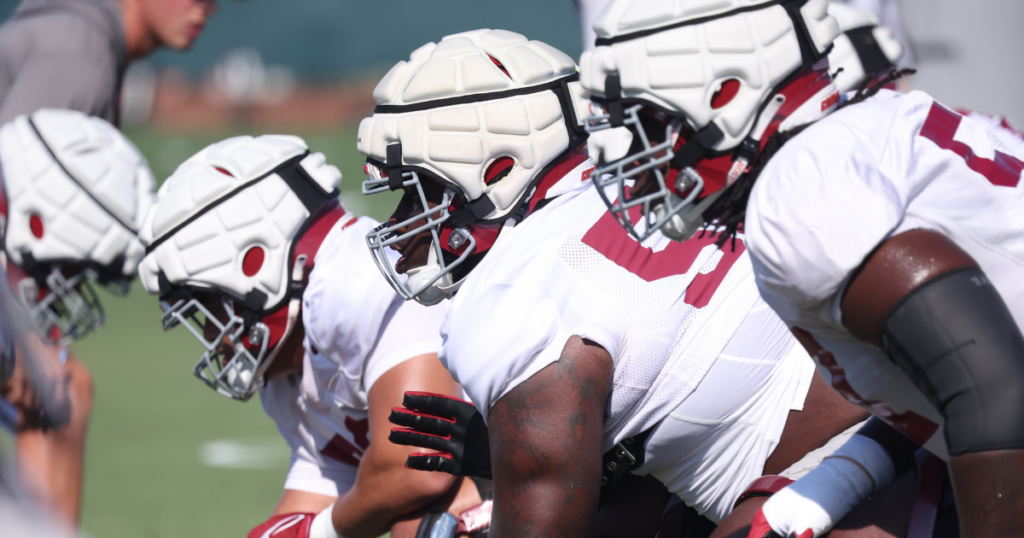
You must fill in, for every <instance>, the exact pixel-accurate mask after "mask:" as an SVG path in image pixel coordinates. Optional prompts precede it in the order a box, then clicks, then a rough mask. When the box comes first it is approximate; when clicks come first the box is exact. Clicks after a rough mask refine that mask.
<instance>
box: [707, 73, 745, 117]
mask: <svg viewBox="0 0 1024 538" xmlns="http://www.w3.org/2000/svg"><path fill="white" fill-rule="evenodd" d="M739 92H740V81H739V80H736V79H734V78H730V79H729V80H726V81H725V82H722V84H721V85H720V86H719V87H718V89H717V90H715V94H714V95H712V96H711V108H712V109H714V110H718V109H719V108H722V107H723V106H725V105H727V104H729V103H731V102H732V100H733V99H734V98H735V97H736V94H737V93H739Z"/></svg>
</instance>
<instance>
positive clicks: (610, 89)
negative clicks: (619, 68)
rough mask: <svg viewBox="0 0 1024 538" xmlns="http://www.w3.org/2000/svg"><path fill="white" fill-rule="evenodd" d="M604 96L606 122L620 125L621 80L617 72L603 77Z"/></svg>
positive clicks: (622, 117)
mask: <svg viewBox="0 0 1024 538" xmlns="http://www.w3.org/2000/svg"><path fill="white" fill-rule="evenodd" d="M604 96H605V99H607V100H608V123H610V124H611V126H612V127H622V125H623V123H622V121H623V119H624V116H623V114H622V81H621V79H620V78H619V74H618V73H614V74H611V75H608V76H607V77H605V78H604Z"/></svg>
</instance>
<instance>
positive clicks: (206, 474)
mask: <svg viewBox="0 0 1024 538" xmlns="http://www.w3.org/2000/svg"><path fill="white" fill-rule="evenodd" d="M231 134H237V133H218V134H211V135H203V136H178V135H163V134H160V133H155V132H151V131H144V130H140V131H134V132H128V135H129V137H130V138H131V139H132V140H133V141H134V142H135V143H136V144H137V145H138V146H139V149H140V150H142V152H143V154H145V155H146V157H147V159H148V160H149V163H150V166H151V167H152V169H153V172H154V174H155V175H156V177H157V180H158V181H162V180H163V179H165V178H166V177H167V176H168V175H169V174H170V173H171V172H173V170H174V168H175V167H176V166H177V165H178V164H180V163H181V162H182V161H183V160H185V159H186V158H188V157H189V156H191V155H192V154H193V153H195V152H196V151H198V150H199V149H201V148H202V147H204V146H205V145H207V144H209V143H212V142H215V141H217V140H220V139H222V138H225V137H226V136H229V135H231ZM254 134H255V133H254ZM296 134H301V133H296ZM305 138H306V140H307V142H308V143H309V145H310V148H311V149H312V150H313V151H322V152H323V153H325V154H326V155H327V157H328V160H329V162H332V163H334V164H336V165H337V166H338V167H339V168H341V170H342V172H343V174H344V180H343V181H342V193H343V194H342V198H343V200H345V201H346V205H347V206H348V207H349V208H350V209H351V210H353V211H354V212H356V213H358V214H363V215H371V216H373V217H376V218H378V219H381V218H384V217H386V215H387V214H388V213H389V212H390V210H391V209H393V207H394V204H396V203H397V200H396V199H395V198H394V196H393V195H392V196H390V197H389V196H387V195H380V196H375V197H374V198H381V199H380V200H374V199H373V198H368V199H366V200H363V199H362V196H361V195H360V194H359V184H360V182H361V181H362V179H363V174H362V158H361V157H360V156H359V154H358V152H357V151H356V150H355V129H354V128H353V127H347V128H345V129H339V132H338V133H337V134H307V135H306V136H305ZM103 304H104V306H105V307H106V309H107V324H106V326H105V327H104V328H103V330H101V331H100V332H98V333H96V334H94V335H91V336H89V337H88V338H86V339H84V340H82V341H81V342H79V343H76V344H75V345H74V352H75V354H76V355H77V356H78V357H79V358H80V359H81V360H82V361H83V362H85V363H86V364H87V365H88V366H89V368H90V369H91V370H92V373H93V376H94V378H95V386H96V398H95V407H94V411H93V417H92V424H91V427H90V432H89V441H88V448H87V454H86V479H85V494H84V516H83V527H84V529H85V530H86V532H88V533H89V534H91V535H92V536H95V537H97V538H122V537H123V538H150V537H152V538H156V537H161V538H164V537H166V538H172V537H180V538H202V537H231V536H237V537H241V536H244V534H245V533H246V532H247V531H248V530H249V529H250V528H252V527H253V526H255V525H256V524H258V523H261V522H262V521H264V520H265V519H266V518H267V517H268V516H269V514H270V511H271V509H272V508H273V506H274V504H275V503H276V501H277V498H278V496H279V495H280V493H281V487H282V485H283V483H284V477H285V472H286V470H287V467H288V450H287V447H286V445H285V443H284V441H283V440H281V439H280V437H279V436H278V434H277V429H276V428H275V427H274V424H273V422H272V421H271V420H270V419H269V418H268V417H267V416H266V415H264V414H263V409H262V407H261V406H260V403H259V401H258V399H256V398H254V399H253V400H252V401H250V402H248V403H245V404H242V403H239V402H235V401H231V400H229V399H227V398H224V397H222V396H220V395H218V394H215V393H214V392H213V391H211V390H210V389H208V388H207V387H206V386H205V385H203V384H202V382H200V381H199V380H197V379H195V378H194V377H193V376H192V373H191V368H192V366H193V364H195V361H196V360H197V359H198V357H199V354H200V352H201V348H200V346H199V344H198V343H197V342H195V341H194V340H193V339H192V337H191V336H190V335H189V334H188V333H187V332H186V331H185V330H184V329H181V328H179V329H177V330H174V331H171V332H169V333H164V332H162V331H161V329H160V321H159V319H160V310H159V308H158V306H157V303H156V299H155V298H154V297H151V296H148V295H146V293H145V291H144V290H143V289H142V287H141V286H140V285H138V283H136V285H135V286H134V287H133V289H132V293H131V294H129V296H128V297H127V298H125V299H118V298H115V297H111V296H107V295H104V296H103ZM216 441H221V442H220V443H219V444H214V445H208V444H207V443H211V442H216ZM204 459H205V460H206V461H207V462H210V461H212V462H214V463H218V464H219V465H221V466H210V465H209V464H206V463H204V462H203V460H204ZM223 465H234V467H224V466H223Z"/></svg>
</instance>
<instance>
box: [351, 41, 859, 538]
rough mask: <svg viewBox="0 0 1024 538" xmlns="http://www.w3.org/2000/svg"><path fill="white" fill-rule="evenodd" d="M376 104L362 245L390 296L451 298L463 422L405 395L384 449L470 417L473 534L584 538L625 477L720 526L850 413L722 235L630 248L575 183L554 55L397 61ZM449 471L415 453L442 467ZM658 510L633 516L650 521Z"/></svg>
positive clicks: (366, 132)
mask: <svg viewBox="0 0 1024 538" xmlns="http://www.w3.org/2000/svg"><path fill="white" fill-rule="evenodd" d="M374 98H375V99H376V101H377V107H376V109H375V111H374V115H373V116H372V117H371V118H367V119H364V120H363V122H362V123H361V124H360V127H359V139H358V144H359V151H360V152H361V153H363V154H364V155H366V156H367V165H366V166H367V171H368V173H369V175H370V178H369V179H367V180H366V182H365V183H364V184H363V192H364V193H367V194H375V193H379V192H386V191H402V192H403V193H404V196H403V198H402V200H401V202H400V204H399V205H398V207H397V209H396V210H395V213H394V215H393V216H392V217H391V219H390V220H389V221H388V222H387V223H386V224H384V225H381V226H380V227H378V228H375V229H374V230H372V232H371V233H370V234H368V235H367V242H368V244H369V246H370V249H371V250H372V252H373V256H374V258H375V260H376V261H377V264H378V266H379V267H380V269H381V270H382V271H383V272H384V274H385V275H386V276H387V278H388V280H389V281H390V282H391V284H392V285H393V286H394V287H395V289H396V290H397V291H398V292H399V293H400V294H401V295H402V296H404V297H406V298H411V299H415V300H417V301H419V302H421V303H424V304H433V303H436V302H439V301H441V300H443V299H444V298H446V297H452V296H454V299H453V300H452V304H451V307H450V310H449V312H448V315H447V318H446V320H445V323H444V325H443V327H442V336H443V338H444V346H443V347H442V348H441V352H440V355H439V356H440V358H441V361H442V362H443V363H444V365H445V366H446V367H447V368H448V369H449V371H450V372H451V373H452V376H453V377H454V378H455V379H456V380H457V381H459V382H460V383H462V385H463V388H464V389H465V390H466V392H467V393H468V395H469V396H470V397H471V399H472V401H473V403H474V404H476V409H477V410H478V411H479V415H476V414H474V413H475V411H474V412H473V413H468V415H469V418H467V419H466V420H465V421H463V420H460V419H458V418H452V417H453V416H455V415H454V414H453V413H450V412H449V413H446V412H443V411H441V412H438V411H437V410H436V409H437V408H436V407H434V406H433V404H431V403H429V402H430V401H433V402H434V403H437V401H438V400H440V401H442V402H444V401H453V400H450V399H447V398H440V399H437V398H435V399H433V400H429V398H427V399H424V398H422V397H421V396H422V395H412V399H411V400H409V407H410V408H412V411H411V412H397V413H396V418H395V420H397V421H399V422H404V423H405V424H406V425H409V426H412V428H413V429H412V430H409V431H402V430H400V431H398V432H396V433H397V437H393V439H396V440H398V441H403V442H411V443H413V444H417V443H418V444H419V445H420V446H428V447H429V446H431V443H432V442H431V439H435V440H436V439H438V438H436V437H434V438H432V437H429V436H425V437H424V436H422V435H420V433H431V432H430V431H427V429H426V428H421V427H420V425H421V424H420V425H418V423H421V422H422V421H419V420H417V418H430V417H422V416H421V415H431V414H434V415H440V416H445V415H447V416H445V420H447V421H448V423H449V424H454V426H452V427H451V428H449V431H448V432H447V433H446V432H437V433H438V434H441V435H445V436H448V435H455V434H454V433H452V430H455V429H461V428H468V427H469V426H470V424H469V423H471V422H475V424H476V426H475V427H474V429H475V430H477V431H479V430H480V428H481V427H482V425H483V423H484V421H486V424H487V427H488V428H487V430H488V433H487V434H486V436H487V438H488V442H487V445H488V446H489V447H490V448H489V450H488V449H486V448H485V449H484V450H482V451H479V450H478V451H475V452H474V454H473V455H472V456H471V457H470V458H469V460H472V461H477V462H479V458H480V457H484V456H483V455H486V454H488V452H489V455H490V458H489V461H490V463H489V464H484V465H482V466H481V467H484V468H486V469H488V470H493V478H494V486H495V497H494V510H495V512H494V514H495V515H494V519H493V525H495V526H496V527H495V528H494V531H493V532H495V533H500V535H502V536H509V535H519V534H529V535H544V536H582V535H584V534H585V533H586V532H587V529H588V527H589V526H590V524H591V522H592V520H593V518H594V514H595V510H596V508H597V505H598V499H599V497H600V496H606V497H613V496H615V493H616V492H615V491H612V488H613V486H615V485H616V483H617V482H619V481H620V480H624V481H625V482H629V481H630V479H628V478H623V477H629V476H630V471H631V472H632V473H634V474H635V475H636V477H635V478H636V479H637V480H639V477H642V476H644V475H647V474H650V475H653V476H654V477H655V478H656V479H657V480H659V481H661V482H662V483H663V484H664V485H665V486H667V488H668V490H669V491H671V492H673V493H675V494H677V495H679V496H680V497H681V498H682V499H683V500H685V501H686V503H687V504H689V505H691V506H693V507H695V508H696V509H697V510H698V512H700V513H702V514H704V515H706V516H707V517H708V518H710V519H711V520H713V521H715V522H722V529H729V528H731V527H730V525H729V523H728V521H727V517H728V516H729V515H730V513H733V507H734V505H735V504H736V503H737V500H738V498H739V497H741V495H742V494H744V491H745V489H746V488H747V487H748V485H750V484H751V482H752V481H754V480H755V479H757V478H758V477H761V476H762V475H763V474H765V473H767V474H770V475H775V474H779V473H783V472H784V471H785V470H786V469H787V468H790V467H791V466H793V464H794V463H796V462H797V460H799V459H801V458H802V457H804V456H805V454H807V452H808V451H809V450H811V449H815V448H818V447H822V446H823V445H825V444H826V443H827V442H828V441H829V440H830V439H832V438H834V437H836V436H840V435H842V434H843V433H844V431H845V430H847V429H849V428H851V427H855V426H856V425H857V424H858V423H859V422H860V421H861V420H863V418H864V417H865V416H866V413H863V412H862V411H859V410H857V409H856V408H854V407H853V406H849V405H846V404H845V403H841V398H838V397H836V396H835V395H834V394H832V393H831V392H830V391H829V390H827V387H825V386H824V382H823V381H822V380H821V379H820V378H815V376H814V373H813V366H812V364H811V363H810V361H808V358H807V356H806V353H805V352H804V351H803V350H802V349H801V348H800V347H799V346H798V345H796V342H795V340H794V339H793V338H792V336H791V335H790V334H789V333H788V331H787V330H786V327H785V326H784V325H783V324H782V322H781V320H780V319H779V318H778V317H777V316H775V315H774V314H772V313H771V311H770V309H769V308H768V307H767V305H765V304H764V303H763V302H762V301H761V300H760V298H759V296H758V293H757V289H756V287H755V284H754V281H753V276H752V271H751V267H750V264H749V259H748V257H747V254H746V253H745V251H744V249H743V247H742V244H743V242H742V238H739V239H737V245H739V247H738V248H737V249H735V250H732V249H719V248H718V247H716V246H715V245H714V244H713V243H714V239H712V238H696V239H693V240H691V241H688V242H684V243H672V242H670V241H668V240H666V239H665V238H663V237H661V236H660V234H655V236H653V237H652V239H651V240H650V241H648V242H646V243H643V244H641V243H638V242H636V241H635V240H633V239H631V238H630V237H629V236H628V235H627V234H626V233H625V232H624V231H623V230H622V229H621V227H619V226H618V224H617V223H616V222H615V220H614V217H613V216H612V215H611V214H610V213H609V212H608V211H607V209H606V208H605V207H604V205H603V204H602V203H601V200H600V197H599V196H598V194H597V192H596V191H595V190H594V189H592V188H590V181H591V177H592V174H593V172H594V166H593V163H592V161H591V160H590V159H589V158H588V155H587V152H586V133H585V132H584V130H583V126H582V123H581V120H580V118H582V114H583V113H585V111H586V110H587V107H588V104H587V101H586V100H585V99H584V98H583V96H582V91H581V87H580V84H579V82H578V75H577V74H576V65H575V63H574V62H573V61H572V60H571V59H570V58H569V57H568V56H566V55H565V54H563V53H561V52H560V51H558V50H556V49H554V48H552V47H550V46H548V45H546V44H544V43H541V42H538V41H529V40H527V39H526V38H525V37H523V36H521V35H519V34H516V33H512V32H508V31H503V30H477V31H472V32H466V33H462V34H456V35H452V36H448V37H445V38H444V39H442V40H441V41H440V42H438V43H436V44H435V43H429V44H427V45H425V46H423V47H421V48H419V49H417V50H416V51H414V52H413V53H412V54H411V56H410V59H409V61H407V62H406V61H403V62H400V63H398V64H397V65H396V66H395V67H393V68H392V69H391V71H389V72H388V74H387V75H386V76H385V77H384V78H383V79H382V80H381V82H380V83H379V84H378V85H377V87H376V89H375V90H374ZM394 250H397V251H398V252H399V253H400V254H401V258H400V259H398V260H397V262H396V261H395V260H394V257H393V256H394V252H393V251H394ZM425 401H426V402H427V403H425V404H424V402H425ZM457 403H458V402H456V404H457ZM459 405H463V406H464V405H465V404H459ZM459 405H455V406H454V407H455V408H459ZM463 408H464V407H463ZM800 409H803V411H799V410H800ZM460 413H461V412H460ZM464 416H465V415H464ZM473 417H479V418H478V419H476V418H473ZM403 418H404V420H403ZM453 421H454V422H453ZM435 424H436V421H435ZM402 436H408V437H405V439H402ZM442 440H446V439H442ZM439 446H441V447H442V448H443V447H445V446H447V445H443V444H442V445H439ZM465 448H466V450H470V447H468V446H467V447H465ZM602 454H604V456H602ZM464 456H465V454H450V453H449V454H445V455H442V456H433V457H429V456H428V457H426V458H425V459H426V460H429V461H433V462H436V463H438V465H437V466H436V467H434V468H437V469H442V470H444V469H446V470H451V471H454V472H460V470H462V471H465V470H463V469H458V467H460V466H462V465H463V464H465V465H467V466H469V465H470V464H469V463H467V461H468V460H467V459H466V458H465V457H464ZM431 458H432V459H431ZM456 460H457V461H456ZM446 461H449V462H451V463H453V464H454V466H455V467H454V468H453V467H452V465H448V464H446V463H445V462H446ZM410 464H411V465H412V466H414V467H415V466H419V467H430V465H431V464H429V463H428V462H425V461H424V458H422V457H414V458H412V459H411V460H410ZM465 472H469V471H465ZM768 482H770V483H763V482H761V483H758V484H756V485H755V487H754V488H752V490H751V491H748V492H747V493H748V495H746V496H748V497H749V496H756V495H759V494H761V493H763V491H766V490H771V489H772V488H773V487H777V486H773V484H777V483H778V481H774V480H771V479H770V480H769V481H768ZM602 492H606V493H602ZM665 500H666V499H665V498H662V499H661V503H660V504H653V506H647V507H646V508H647V509H651V508H653V510H655V521H656V519H657V516H658V515H660V513H661V510H662V509H663V508H664V506H665V504H664V503H665ZM752 515H753V510H750V513H749V514H747V515H746V516H745V517H746V521H749V519H750V517H752ZM734 530H735V529H734ZM633 535H638V534H636V533H635V534H633Z"/></svg>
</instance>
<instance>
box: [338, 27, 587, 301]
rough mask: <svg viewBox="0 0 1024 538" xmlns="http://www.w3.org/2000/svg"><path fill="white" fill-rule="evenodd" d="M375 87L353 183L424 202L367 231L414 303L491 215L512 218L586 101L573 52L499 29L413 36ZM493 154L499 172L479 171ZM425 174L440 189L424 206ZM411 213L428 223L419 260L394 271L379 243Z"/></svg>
mask: <svg viewBox="0 0 1024 538" xmlns="http://www.w3.org/2000/svg"><path fill="white" fill-rule="evenodd" d="M374 98H375V99H376V101H377V107H376V108H375V109H374V114H373V116H372V117H370V118H366V119H364V120H363V121H362V122H361V123H360V125H359V141H358V147H359V151H360V153H362V154H363V155H366V156H367V171H368V173H369V175H370V178H369V179H368V180H367V181H366V182H365V183H364V184H363V193H364V194H375V193H379V192H386V191H389V190H399V189H403V190H405V191H406V192H407V193H412V194H413V195H415V196H418V197H420V198H421V200H420V203H421V206H420V207H422V208H423V209H424V212H423V213H422V214H420V215H415V216H413V218H409V219H405V222H403V223H397V224H394V225H388V224H384V225H382V226H381V227H380V228H379V229H377V230H375V231H374V232H373V233H371V234H370V235H369V236H367V241H368V244H369V246H370V249H371V251H372V252H373V253H374V257H375V259H377V261H378V265H381V270H382V271H383V272H384V274H385V276H386V277H387V278H388V281H389V282H391V284H392V286H394V287H395V289H396V291H397V292H398V293H399V294H400V295H402V296H403V297H405V298H407V299H408V298H415V299H416V300H418V301H420V302H423V303H424V304H433V303H436V302H438V301H440V300H442V299H443V298H444V297H448V296H451V294H453V293H454V292H455V290H456V289H458V285H459V282H458V281H457V279H455V278H454V276H453V275H452V274H451V271H452V270H453V269H454V268H455V267H456V266H458V265H461V264H463V262H464V261H466V260H467V259H468V257H469V256H471V255H474V254H481V253H482V252H483V251H485V250H486V249H487V248H489V247H490V245H491V244H493V237H494V236H496V234H497V231H495V230H498V229H500V227H501V225H502V223H504V222H505V221H507V220H509V219H515V218H518V219H521V218H522V217H523V214H521V212H522V210H523V206H524V204H525V203H526V202H527V200H528V198H529V197H530V196H531V195H532V194H533V193H535V192H536V191H537V188H536V187H537V185H538V182H539V181H540V180H541V178H543V177H544V176H545V173H546V172H547V171H549V170H550V169H551V168H552V167H553V166H554V165H555V163H557V162H559V161H560V160H562V159H565V158H567V157H568V156H569V155H571V154H573V153H574V151H575V150H576V149H577V148H578V147H580V146H581V145H584V142H585V141H586V138H587V134H586V131H585V130H584V128H583V122H582V119H581V118H582V117H583V116H584V114H585V113H586V111H587V110H588V108H589V103H588V101H587V100H586V98H585V97H584V91H583V89H582V86H581V85H580V83H579V82H578V75H577V69H576V64H575V62H573V61H572V59H571V58H570V57H569V56H567V55H566V54H564V53H562V52H560V51H558V50H556V49H554V48H553V47H551V46H549V45H546V44H544V43H541V42H539V41H530V40H528V39H527V38H525V37H523V36H522V35H519V34H516V33H513V32H508V31H504V30H487V29H484V30H475V31H471V32H464V33H460V34H455V35H450V36H447V37H445V38H443V39H441V41H440V42H439V43H437V44H435V43H428V44H427V45H424V46H423V47H420V48H419V49H417V50H416V51H414V52H413V53H412V54H411V55H410V59H409V61H408V62H405V61H403V62H399V63H398V64H397V65H395V66H394V67H393V68H392V69H391V71H389V72H388V74H387V75H386V76H385V77H384V78H383V79H382V80H381V81H380V83H379V84H378V85H377V88H376V89H375V90H374ZM506 163H511V165H510V166H506ZM495 166H502V167H503V170H504V173H503V175H501V176H500V178H498V179H494V178H493V177H491V178H490V181H489V178H488V174H489V171H492V170H493V169H494V167H495ZM426 181H430V182H432V183H434V184H436V185H438V186H440V187H441V188H442V189H443V190H444V194H443V196H441V197H440V198H443V200H442V199H440V198H439V199H438V200H433V202H434V203H438V202H440V203H442V204H443V207H442V206H437V207H435V208H433V209H431V210H429V211H427V210H428V209H429V207H430V206H429V204H427V200H426V198H425V197H424V193H423V187H424V182H426ZM420 219H426V222H427V224H426V225H425V226H426V227H422V226H421V227H420V228H417V233H422V232H425V231H427V229H428V228H429V229H430V233H431V236H432V240H433V243H432V245H431V248H430V253H429V259H430V261H429V262H428V264H427V265H426V266H424V267H421V268H413V269H410V270H409V272H408V277H407V278H406V277H402V276H400V275H398V274H397V273H395V272H394V268H392V267H390V263H389V262H388V259H387V256H386V255H384V253H383V252H382V249H384V248H388V247H389V245H393V244H394V243H396V242H398V241H401V240H403V237H406V236H408V235H409V233H405V234H404V235H401V237H400V236H399V235H400V234H398V230H399V229H400V228H403V227H405V226H407V225H409V224H411V223H413V222H416V221H418V220H420ZM486 227H491V228H490V229H489V230H488V231H482V229H483V228H486ZM481 234H483V235H487V236H489V237H490V239H489V240H485V239H484V238H482V236H481ZM413 235H415V234H413ZM446 253H447V254H446ZM446 258H448V259H447V260H446ZM384 265H387V266H388V267H387V268H385V267H384ZM464 267H468V265H467V266H464Z"/></svg>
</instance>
